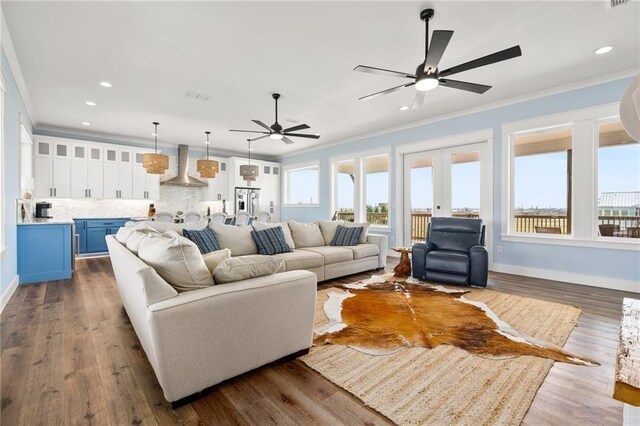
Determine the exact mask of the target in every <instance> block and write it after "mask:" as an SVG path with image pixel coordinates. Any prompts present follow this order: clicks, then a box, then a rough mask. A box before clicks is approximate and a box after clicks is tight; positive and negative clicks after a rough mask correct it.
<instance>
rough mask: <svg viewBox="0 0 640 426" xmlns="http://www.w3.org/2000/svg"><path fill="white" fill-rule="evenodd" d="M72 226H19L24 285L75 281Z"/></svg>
mask: <svg viewBox="0 0 640 426" xmlns="http://www.w3.org/2000/svg"><path fill="white" fill-rule="evenodd" d="M71 227H72V225H71V224H70V223H66V224H29V225H18V275H19V276H20V284H31V283H38V282H42V281H53V280H65V279H69V278H71V271H72V262H73V253H72V240H71V238H72V235H71Z"/></svg>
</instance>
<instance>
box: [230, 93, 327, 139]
mask: <svg viewBox="0 0 640 426" xmlns="http://www.w3.org/2000/svg"><path fill="white" fill-rule="evenodd" d="M272 96H273V99H274V100H275V102H276V122H275V123H273V124H272V125H271V127H269V126H267V125H266V124H264V123H263V122H262V121H260V120H251V121H253V122H254V123H256V124H257V125H258V126H260V127H263V128H264V129H266V130H268V131H267V132H264V131H262V132H260V131H257V130H236V129H231V130H229V131H230V132H244V133H260V134H263V135H264V136H259V137H257V138H254V139H250V140H251V141H257V140H259V139H263V138H266V137H269V138H271V139H275V140H281V141H283V142H284V143H286V144H291V143H293V141H292V140H291V139H289V138H288V137H287V136H291V137H295V138H310V139H318V138H319V137H320V135H318V134H316V135H306V134H303V133H291V132H295V131H296V130H304V129H309V128H310V127H309V126H307V125H306V124H298V125H296V126H293V127H289V128H287V129H283V128H282V126H281V125H280V124H279V123H278V99H280V94H279V93H274V94H273V95H272Z"/></svg>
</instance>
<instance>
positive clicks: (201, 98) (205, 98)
mask: <svg viewBox="0 0 640 426" xmlns="http://www.w3.org/2000/svg"><path fill="white" fill-rule="evenodd" d="M185 96H186V97H187V98H193V99H197V100H199V101H208V100H209V98H210V96H209V95H205V94H204V93H198V92H192V91H188V92H187V94H186V95H185Z"/></svg>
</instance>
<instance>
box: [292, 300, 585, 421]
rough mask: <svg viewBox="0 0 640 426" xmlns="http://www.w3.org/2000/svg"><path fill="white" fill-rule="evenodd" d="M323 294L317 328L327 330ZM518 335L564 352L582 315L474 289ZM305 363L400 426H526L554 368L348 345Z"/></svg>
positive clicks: (523, 360) (436, 351)
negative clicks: (371, 351) (376, 350)
mask: <svg viewBox="0 0 640 426" xmlns="http://www.w3.org/2000/svg"><path fill="white" fill-rule="evenodd" d="M331 290H332V289H331V288H328V289H323V290H321V291H319V292H318V302H317V305H316V320H315V327H316V328H318V327H321V326H323V325H325V324H326V323H327V317H326V315H325V313H324V310H323V306H324V303H325V301H326V300H327V298H328V292H330V291H331ZM465 297H466V298H468V299H470V300H476V301H479V302H483V303H486V304H487V305H488V306H489V308H491V309H492V310H493V312H495V313H496V314H497V315H498V316H499V317H500V319H502V320H504V321H506V322H507V323H509V324H510V325H511V326H513V327H514V328H516V329H517V330H519V331H521V332H523V333H526V334H528V335H530V336H533V337H535V338H538V339H541V340H545V341H548V342H551V343H554V344H556V345H560V346H562V345H564V343H565V342H566V340H567V338H568V336H569V334H570V333H571V330H572V329H573V328H574V327H575V325H576V323H577V320H578V316H579V315H580V309H578V308H576V307H573V306H567V305H562V304H557V303H552V302H546V301H541V300H536V299H529V298H523V297H519V296H514V295H509V294H504V293H500V292H497V291H493V290H487V289H482V290H478V289H472V290H471V292H470V293H468V294H467V295H466V296H465ZM301 360H302V361H303V362H304V363H306V364H307V365H308V366H309V367H311V368H313V369H314V370H316V371H317V372H319V373H320V374H321V375H323V376H324V377H326V378H327V379H329V380H331V381H332V382H333V383H335V384H337V385H338V386H340V387H342V388H343V389H346V390H347V391H349V392H350V393H352V394H353V395H355V396H356V397H358V398H359V399H360V400H362V401H363V402H364V403H365V404H366V405H368V406H369V407H371V408H373V409H375V410H376V411H378V412H380V413H382V414H383V415H385V416H386V417H387V418H389V419H390V420H391V421H393V422H395V423H397V424H400V425H450V424H455V425H517V424H520V423H521V422H522V419H523V418H524V416H525V414H526V413H527V410H528V409H529V407H530V405H531V403H532V401H533V399H534V397H535V395H536V392H537V390H538V388H539V387H540V385H542V382H543V381H544V379H545V377H546V376H547V374H548V373H549V370H550V369H551V366H552V365H553V361H552V360H549V359H544V358H538V357H533V356H521V357H517V358H510V359H487V358H482V357H479V356H476V355H473V354H470V353H468V352H466V351H464V350H462V349H458V348H456V347H452V346H448V345H442V346H438V347H436V348H433V349H425V348H406V349H402V350H400V351H399V352H396V353H393V354H390V355H384V356H374V355H367V354H364V353H362V352H359V351H356V350H354V349H351V348H349V347H347V346H341V345H325V346H320V347H314V348H312V349H311V352H310V353H309V354H308V355H306V356H304V357H302V358H301Z"/></svg>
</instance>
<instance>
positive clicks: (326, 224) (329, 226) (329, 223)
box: [318, 220, 344, 246]
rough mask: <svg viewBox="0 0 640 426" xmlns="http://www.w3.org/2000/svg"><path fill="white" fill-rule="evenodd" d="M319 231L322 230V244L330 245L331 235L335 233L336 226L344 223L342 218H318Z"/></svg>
mask: <svg viewBox="0 0 640 426" xmlns="http://www.w3.org/2000/svg"><path fill="white" fill-rule="evenodd" d="M318 225H320V232H322V238H324V245H325V246H328V245H331V241H333V237H334V236H335V235H336V231H337V230H338V226H340V225H344V220H319V221H318Z"/></svg>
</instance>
